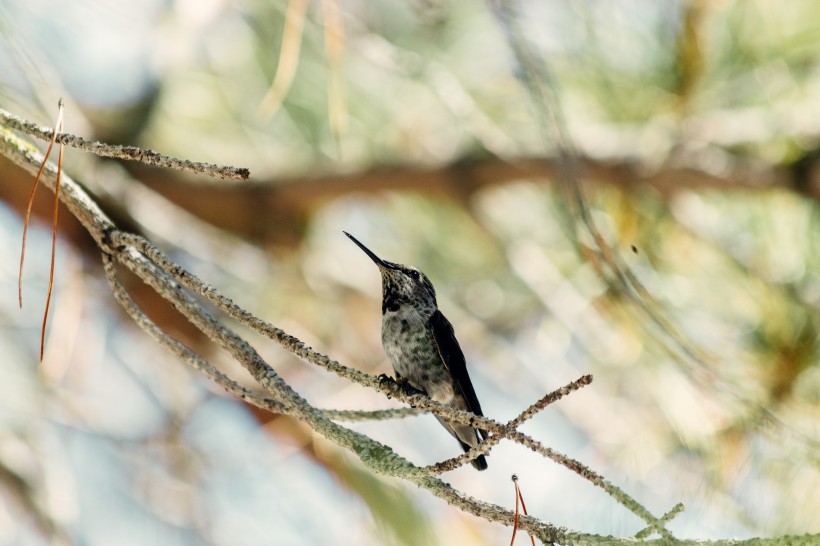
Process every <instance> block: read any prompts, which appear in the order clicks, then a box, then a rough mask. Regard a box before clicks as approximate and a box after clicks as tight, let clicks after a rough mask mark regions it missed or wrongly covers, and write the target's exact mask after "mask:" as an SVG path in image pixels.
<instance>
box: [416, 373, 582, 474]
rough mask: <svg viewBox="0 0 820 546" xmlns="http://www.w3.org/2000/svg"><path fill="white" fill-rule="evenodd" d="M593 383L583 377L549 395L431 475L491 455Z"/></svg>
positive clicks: (434, 468)
mask: <svg viewBox="0 0 820 546" xmlns="http://www.w3.org/2000/svg"><path fill="white" fill-rule="evenodd" d="M590 383H592V376H591V375H583V376H581V377H580V378H578V379H576V380H575V381H573V382H572V383H569V384H567V385H565V386H563V387H561V388H560V389H556V390H554V391H552V392H551V393H548V394H547V395H545V396H544V397H542V398H541V399H539V400H538V401H537V402H535V403H534V404H532V405H531V406H529V407H528V408H527V409H525V410H524V411H522V412H521V413H520V414H519V415H518V416H517V417H516V418H515V419H512V420H511V421H509V422H508V423H507V424H505V425H504V432H500V433H494V434H493V435H492V436H490V437H489V438H487V439H485V440H484V441H482V442H479V444H478V445H477V446H475V447H473V448H470V449H469V450H468V451H466V452H464V453H462V454H461V455H458V456H457V457H453V458H452V459H447V460H446V461H442V462H439V463H435V464H432V465H430V466H428V467H426V470H428V471H429V472H430V473H431V474H441V473H443V472H449V471H450V470H455V469H456V468H458V467H460V466H463V465H465V464H467V463H468V462H470V461H472V460H473V459H475V458H476V457H478V456H479V455H486V454H487V453H489V451H490V449H492V447H493V446H495V445H497V444H498V443H499V442H500V441H501V440H503V439H505V438H510V435H511V434H512V433H513V432H516V429H517V428H518V427H520V426H521V425H522V424H523V423H524V421H526V420H527V419H530V418H531V417H533V416H534V415H535V414H536V413H538V412H539V411H541V410H543V409H544V408H546V407H547V406H548V405H550V404H552V403H553V402H556V401H558V400H560V399H561V398H563V397H564V396H566V395H567V394H569V393H571V392H573V391H576V390H578V389H580V388H582V387H585V386H587V385H589V384H590Z"/></svg>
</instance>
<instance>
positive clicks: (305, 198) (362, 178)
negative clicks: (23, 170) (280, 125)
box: [129, 155, 820, 244]
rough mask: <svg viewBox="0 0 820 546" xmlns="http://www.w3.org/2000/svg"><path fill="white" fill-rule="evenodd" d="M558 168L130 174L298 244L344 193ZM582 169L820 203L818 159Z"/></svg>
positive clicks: (512, 165) (553, 163) (227, 220)
mask: <svg viewBox="0 0 820 546" xmlns="http://www.w3.org/2000/svg"><path fill="white" fill-rule="evenodd" d="M559 163H560V161H558V160H556V159H554V158H536V157H528V158H527V157H522V158H517V159H503V158H500V157H483V158H473V159H464V160H461V161H458V162H456V163H452V164H448V165H443V166H439V167H426V168H425V167H419V166H416V165H405V166H393V167H381V168H375V169H372V170H369V171H366V172H360V173H354V174H333V173H330V174H327V175H324V176H314V177H307V178H280V179H276V180H261V181H253V182H250V183H246V184H241V185H237V184H227V185H215V184H202V183H199V182H191V181H188V180H186V179H184V178H182V177H179V176H177V175H175V174H173V173H171V172H167V171H158V170H156V169H152V170H148V169H143V168H139V167H137V166H132V167H129V169H130V170H131V171H132V172H133V173H134V175H135V176H136V177H137V178H139V179H140V180H141V181H142V182H143V183H144V184H145V185H147V186H148V187H150V188H152V189H153V190H154V191H156V192H157V193H159V194H161V195H163V196H165V197H166V198H168V199H170V200H171V201H173V202H174V203H176V204H178V205H179V206H180V207H183V208H184V209H186V210H187V211H189V212H191V213H192V214H194V215H196V216H198V217H200V218H202V219H203V220H205V221H207V222H209V223H211V224H213V225H215V226H218V227H221V228H224V229H228V230H230V231H232V232H234V233H236V234H239V235H241V236H243V237H247V238H250V239H254V240H258V241H274V242H277V243H290V244H296V243H297V242H298V241H300V240H301V238H302V235H303V234H302V232H301V227H300V226H304V224H305V219H306V218H309V217H310V215H311V213H312V212H314V211H315V210H317V209H318V208H319V207H321V206H322V205H323V204H325V203H327V202H329V201H332V200H333V199H336V198H338V197H340V196H343V195H349V194H351V193H383V192H389V191H415V192H419V193H423V194H426V195H431V196H436V197H449V198H452V199H455V200H457V201H461V202H464V201H466V200H468V199H469V198H470V197H471V196H472V195H473V194H475V193H476V192H478V191H480V190H482V189H484V188H487V187H491V186H498V185H504V184H510V183H515V182H521V181H533V182H551V181H554V180H556V177H557V176H558V169H559V168H560V165H559ZM577 169H578V175H579V179H580V180H581V181H583V182H584V183H585V184H591V185H595V184H605V185H612V186H617V187H623V188H630V187H633V186H636V185H640V184H646V185H648V186H651V187H653V188H655V189H656V190H658V191H659V192H661V194H663V195H672V194H674V193H675V192H679V191H682V190H686V189H708V188H711V189H716V190H721V191H724V190H725V191H765V190H771V189H775V188H782V189H788V190H791V191H795V192H798V193H802V194H804V195H806V196H808V197H810V198H812V199H815V200H820V176H817V173H818V172H820V161H816V162H814V163H811V164H804V163H800V164H797V165H795V166H772V165H764V164H761V163H759V162H755V161H751V160H745V159H742V158H736V159H734V160H733V161H732V162H731V166H730V167H729V168H726V169H725V170H722V171H721V172H719V173H718V172H715V171H714V170H710V169H708V168H707V167H705V166H703V165H699V161H698V158H697V157H696V156H694V155H692V156H690V157H688V158H683V157H681V158H679V159H675V160H674V161H673V160H670V161H669V162H667V163H664V164H663V165H660V166H652V165H650V164H648V163H644V162H642V161H640V160H638V159H636V158H635V157H634V156H630V157H627V156H624V157H614V156H610V157H607V158H606V159H600V158H593V157H589V156H586V157H580V158H578V160H577ZM815 179H817V180H815ZM248 211H252V214H249V213H248ZM259 217H265V218H267V217H276V218H280V219H281V222H277V223H276V224H275V225H274V224H273V223H270V222H259V221H257V220H256V218H259ZM283 227H286V228H287V229H290V230H294V229H295V230H297V231H287V230H286V229H283Z"/></svg>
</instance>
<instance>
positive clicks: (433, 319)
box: [343, 231, 487, 470]
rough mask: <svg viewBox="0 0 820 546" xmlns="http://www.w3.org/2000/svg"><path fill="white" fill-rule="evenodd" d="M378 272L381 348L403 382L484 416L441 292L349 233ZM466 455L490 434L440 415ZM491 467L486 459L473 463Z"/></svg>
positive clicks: (414, 271)
mask: <svg viewBox="0 0 820 546" xmlns="http://www.w3.org/2000/svg"><path fill="white" fill-rule="evenodd" d="M343 233H344V234H345V235H347V236H348V237H349V238H350V240H351V241H353V242H354V243H356V245H357V246H358V247H359V248H361V249H362V250H363V251H364V253H365V254H367V255H368V256H369V257H370V259H371V260H373V262H374V263H375V264H376V266H377V267H378V268H379V272H380V273H381V276H382V345H384V350H385V352H386V353H387V357H388V358H389V359H390V363H391V364H392V365H393V371H394V372H395V373H396V379H397V381H398V382H399V383H401V384H403V385H405V386H407V385H409V386H410V387H412V388H413V389H415V390H417V391H420V392H422V393H423V394H426V395H427V396H429V397H430V398H432V399H433V400H435V401H436V402H440V403H442V404H447V405H449V406H451V407H454V408H457V409H460V410H465V411H469V412H472V413H475V414H476V415H482V416H483V415H484V414H483V413H482V412H481V404H479V403H478V397H477V396H476V393H475V389H474V388H473V383H472V382H471V381H470V376H469V374H468V373H467V362H466V360H465V359H464V353H463V352H462V351H461V347H460V346H459V344H458V340H456V336H455V332H454V331H453V326H452V324H450V321H449V320H447V318H446V317H445V316H444V315H443V314H442V313H441V311H440V310H439V308H438V304H437V303H436V290H435V289H434V288H433V284H432V283H431V282H430V279H428V278H427V276H426V275H425V274H424V273H422V272H421V271H419V270H418V269H416V268H415V267H410V266H406V265H401V264H397V263H393V262H388V261H387V260H382V259H381V258H379V257H378V256H376V254H374V253H373V252H372V251H371V250H370V249H369V248H367V247H366V246H364V245H363V244H362V243H360V242H359V241H358V240H357V239H356V238H355V237H353V236H352V235H351V234H349V233H348V232H346V231H345V232H343ZM436 419H438V421H439V423H441V425H442V426H443V427H444V428H445V429H447V432H449V433H450V434H451V435H452V436H453V437H454V438H455V439H456V440H458V443H459V444H461V448H462V449H463V450H464V451H469V449H470V448H471V447H475V446H477V445H478V443H479V442H480V441H481V440H483V439H484V438H486V437H487V432H486V431H484V430H481V429H478V428H472V427H470V426H468V425H463V424H461V423H455V422H452V421H448V420H447V419H444V418H441V417H439V416H436ZM471 463H472V465H473V466H474V467H475V468H477V469H478V470H485V469H486V468H487V460H486V459H485V457H484V455H479V456H478V457H476V458H475V459H473V460H472V461H471Z"/></svg>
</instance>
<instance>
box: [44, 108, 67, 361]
mask: <svg viewBox="0 0 820 546" xmlns="http://www.w3.org/2000/svg"><path fill="white" fill-rule="evenodd" d="M59 109H60V113H59V115H58V117H57V127H55V128H54V134H55V135H56V134H57V132H62V131H63V100H62V99H60V103H59ZM62 172H63V145H62V144H60V153H59V154H58V155H57V181H56V182H55V183H54V214H53V217H54V223H53V224H52V226H51V270H50V271H49V274H48V295H47V296H46V309H45V311H44V312H43V328H42V330H41V332H40V362H42V361H43V353H44V352H45V347H46V323H47V322H48V308H49V307H50V306H51V292H52V290H53V289H54V262H55V261H56V256H57V211H58V210H59V205H60V174H61V173H62Z"/></svg>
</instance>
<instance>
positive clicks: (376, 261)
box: [342, 231, 390, 269]
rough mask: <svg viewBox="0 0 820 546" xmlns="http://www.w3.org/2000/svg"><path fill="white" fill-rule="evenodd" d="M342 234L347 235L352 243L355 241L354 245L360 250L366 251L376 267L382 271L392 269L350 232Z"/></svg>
mask: <svg viewBox="0 0 820 546" xmlns="http://www.w3.org/2000/svg"><path fill="white" fill-rule="evenodd" d="M342 233H344V234H345V235H347V236H348V237H349V238H350V240H351V241H353V242H354V243H356V246H358V247H359V248H361V249H362V250H364V253H365V254H367V255H368V256H370V259H371V260H373V261H374V262H375V263H376V265H377V266H379V268H380V269H381V268H387V269H389V268H390V266H389V265H387V264H386V263H385V261H384V260H382V259H381V258H379V257H378V256H376V255H375V254H374V253H373V251H371V250H370V249H369V248H367V247H366V246H364V245H363V244H362V243H360V242H359V240H358V239H356V238H355V237H354V236H353V235H351V234H349V233H348V232H346V231H343V232H342Z"/></svg>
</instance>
